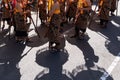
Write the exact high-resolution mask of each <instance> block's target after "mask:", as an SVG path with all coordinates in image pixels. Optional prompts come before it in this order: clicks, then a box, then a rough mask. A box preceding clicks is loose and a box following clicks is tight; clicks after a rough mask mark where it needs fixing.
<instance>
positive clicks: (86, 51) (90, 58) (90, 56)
mask: <svg viewBox="0 0 120 80" xmlns="http://www.w3.org/2000/svg"><path fill="white" fill-rule="evenodd" d="M66 39H67V41H68V42H69V43H70V44H72V45H76V46H77V47H78V48H79V49H80V50H81V51H82V53H83V55H84V60H85V63H86V64H85V65H86V66H88V67H93V66H94V63H97V62H98V60H99V57H98V56H96V55H95V53H94V49H93V48H92V47H91V46H90V44H89V43H88V40H89V36H88V35H86V36H85V39H84V40H79V39H75V38H74V39H73V38H69V37H67V38H66Z"/></svg>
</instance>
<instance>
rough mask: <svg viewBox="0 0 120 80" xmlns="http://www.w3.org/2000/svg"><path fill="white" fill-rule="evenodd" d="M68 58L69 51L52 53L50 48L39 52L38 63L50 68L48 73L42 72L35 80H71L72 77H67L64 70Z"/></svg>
mask: <svg viewBox="0 0 120 80" xmlns="http://www.w3.org/2000/svg"><path fill="white" fill-rule="evenodd" d="M68 56H69V55H68V52H67V50H63V51H60V52H56V51H55V52H54V51H53V52H51V51H49V50H48V48H44V49H41V50H39V51H38V52H37V54H36V63H37V64H39V65H41V66H43V67H46V68H48V71H47V72H46V71H45V70H43V71H42V72H40V73H39V74H38V75H37V76H36V78H35V80H71V78H70V77H68V76H67V75H65V72H66V70H63V68H62V66H63V64H65V63H66V61H67V60H68ZM66 73H67V72H66Z"/></svg>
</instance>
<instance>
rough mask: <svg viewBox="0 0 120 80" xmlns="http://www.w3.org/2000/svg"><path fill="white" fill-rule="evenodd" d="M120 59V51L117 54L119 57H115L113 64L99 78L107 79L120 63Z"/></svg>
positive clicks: (101, 79)
mask: <svg viewBox="0 0 120 80" xmlns="http://www.w3.org/2000/svg"><path fill="white" fill-rule="evenodd" d="M119 61H120V53H119V54H118V55H117V57H116V58H115V59H114V61H113V62H112V64H111V65H110V66H109V68H108V69H107V71H106V72H104V73H103V75H102V76H101V77H100V79H99V80H106V79H107V77H108V76H109V75H110V74H111V72H112V71H113V69H114V68H115V67H116V65H117V64H118V62H119Z"/></svg>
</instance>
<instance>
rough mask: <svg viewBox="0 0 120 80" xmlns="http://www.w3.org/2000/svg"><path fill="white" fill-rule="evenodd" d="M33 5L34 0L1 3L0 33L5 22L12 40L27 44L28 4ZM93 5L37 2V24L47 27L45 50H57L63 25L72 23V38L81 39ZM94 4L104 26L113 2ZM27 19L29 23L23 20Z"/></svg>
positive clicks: (83, 0) (74, 0)
mask: <svg viewBox="0 0 120 80" xmlns="http://www.w3.org/2000/svg"><path fill="white" fill-rule="evenodd" d="M33 2H34V0H2V2H1V4H0V5H1V11H0V16H1V18H2V19H1V20H2V21H3V26H2V30H3V29H4V26H5V24H4V22H5V21H7V24H8V25H9V29H10V27H11V26H14V31H15V38H16V41H21V40H25V41H29V38H28V30H29V26H30V24H31V18H32V17H31V6H30V5H31V4H32V3H33ZM93 2H94V0H37V3H36V6H35V7H36V8H35V9H36V11H37V12H38V13H39V16H38V17H39V19H40V21H41V24H46V25H47V26H48V30H47V32H46V34H45V37H48V40H49V49H59V46H60V42H59V41H60V38H61V31H62V30H63V25H64V23H68V22H70V21H72V22H73V24H74V25H75V34H74V36H72V37H79V36H84V34H85V32H86V29H87V27H88V22H89V18H91V17H90V13H91V12H92V4H93ZM97 2H98V5H97V6H98V7H99V9H98V11H99V12H98V16H99V19H100V25H101V26H102V27H107V23H108V21H109V12H110V11H111V14H112V15H113V12H114V11H115V9H116V0H98V1H97ZM111 5H112V6H111ZM1 14H2V15H1ZM28 18H29V19H30V21H28V20H27V19H28ZM53 44H55V46H53Z"/></svg>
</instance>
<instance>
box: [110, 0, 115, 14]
mask: <svg viewBox="0 0 120 80" xmlns="http://www.w3.org/2000/svg"><path fill="white" fill-rule="evenodd" d="M115 10H116V0H111V9H110V12H111V15H112V16H114V12H115Z"/></svg>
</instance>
